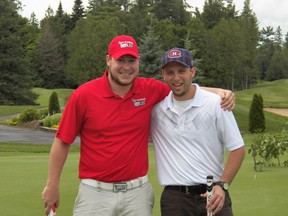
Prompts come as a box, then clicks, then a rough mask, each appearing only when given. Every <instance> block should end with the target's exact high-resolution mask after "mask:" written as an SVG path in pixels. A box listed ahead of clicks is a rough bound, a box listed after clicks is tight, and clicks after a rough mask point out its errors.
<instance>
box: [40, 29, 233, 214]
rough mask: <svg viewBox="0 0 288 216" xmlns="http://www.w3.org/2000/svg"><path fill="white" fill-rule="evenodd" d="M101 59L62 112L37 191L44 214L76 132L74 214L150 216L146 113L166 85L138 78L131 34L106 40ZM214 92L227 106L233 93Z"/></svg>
mask: <svg viewBox="0 0 288 216" xmlns="http://www.w3.org/2000/svg"><path fill="white" fill-rule="evenodd" d="M106 62H107V70H106V71H105V72H104V75H103V77H101V78H98V79H95V80H92V81H90V82H87V83H85V84H83V85H82V86H80V87H79V88H78V89H77V90H75V91H74V92H73V94H72V95H71V96H70V98H69V101H68V103H67V105H66V108H65V110H64V112H63V115H62V119H61V122H60V125H59V129H58V131H57V133H56V137H55V140H54V142H53V145H52V148H51V153H50V160H49V170H48V179H47V184H46V186H45V188H44V190H43V192H42V199H43V202H44V204H45V213H46V215H47V214H48V213H49V211H50V210H51V207H52V206H53V205H54V204H55V205H56V206H57V207H58V205H59V180H60V175H61V172H62V169H63V166H64V163H65V161H66V158H67V155H68V149H69V145H70V144H71V143H73V141H74V140H75V138H76V136H77V135H80V139H81V144H80V163H79V178H80V180H81V181H80V186H79V193H78V196H77V199H76V202H75V206H74V213H73V215H74V216H80V215H81V216H83V215H85V216H88V215H89V216H90V215H91V216H92V215H93V216H96V215H97V216H98V215H99V216H103V215H107V216H115V215H117V216H118V215H119V216H120V215H123V216H130V215H137V216H138V215H141V216H151V215H152V208H153V204H154V194H153V190H152V188H151V185H150V183H149V182H148V178H147V172H148V151H147V144H148V138H149V126H150V113H151V109H152V107H153V105H154V104H156V103H158V102H159V101H161V100H162V99H163V98H164V97H165V96H167V95H168V93H169V91H170V89H169V87H168V86H167V85H166V84H164V83H163V82H161V81H157V80H155V79H150V78H149V79H147V78H139V77H138V73H139V54H138V47H137V43H136V41H135V40H134V39H133V38H132V37H130V36H125V35H122V36H117V37H115V38H114V39H113V40H112V41H111V43H110V45H109V48H108V55H107V56H106ZM211 91H215V89H212V90H211ZM219 94H221V95H223V98H224V99H223V102H222V103H223V104H222V105H223V106H224V107H225V108H227V109H231V108H232V107H233V106H234V94H233V93H232V92H231V91H220V93H219Z"/></svg>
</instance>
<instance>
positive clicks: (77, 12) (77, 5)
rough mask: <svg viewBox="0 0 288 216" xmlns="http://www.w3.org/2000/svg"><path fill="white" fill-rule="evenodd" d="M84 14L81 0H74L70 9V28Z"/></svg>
mask: <svg viewBox="0 0 288 216" xmlns="http://www.w3.org/2000/svg"><path fill="white" fill-rule="evenodd" d="M84 16H85V11H84V7H83V2H82V0H75V1H74V6H73V9H72V15H71V21H72V29H73V28H74V27H75V25H76V22H77V21H78V20H79V19H81V18H83V17H84Z"/></svg>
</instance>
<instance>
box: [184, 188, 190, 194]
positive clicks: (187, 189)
mask: <svg viewBox="0 0 288 216" xmlns="http://www.w3.org/2000/svg"><path fill="white" fill-rule="evenodd" d="M185 190H186V194H190V192H189V187H188V186H185Z"/></svg>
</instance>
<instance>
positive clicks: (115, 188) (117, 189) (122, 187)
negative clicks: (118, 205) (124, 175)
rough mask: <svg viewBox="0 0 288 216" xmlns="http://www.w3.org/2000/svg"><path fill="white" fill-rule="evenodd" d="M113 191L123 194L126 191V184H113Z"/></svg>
mask: <svg viewBox="0 0 288 216" xmlns="http://www.w3.org/2000/svg"><path fill="white" fill-rule="evenodd" d="M113 191H114V192H125V191H127V183H125V182H117V183H113Z"/></svg>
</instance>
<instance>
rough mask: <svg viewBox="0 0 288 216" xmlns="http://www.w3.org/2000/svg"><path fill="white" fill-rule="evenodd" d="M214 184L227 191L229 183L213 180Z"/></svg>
mask: <svg viewBox="0 0 288 216" xmlns="http://www.w3.org/2000/svg"><path fill="white" fill-rule="evenodd" d="M215 185H219V186H220V187H221V188H222V189H223V190H224V191H228V189H229V184H228V183H227V182H221V181H220V182H215Z"/></svg>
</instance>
